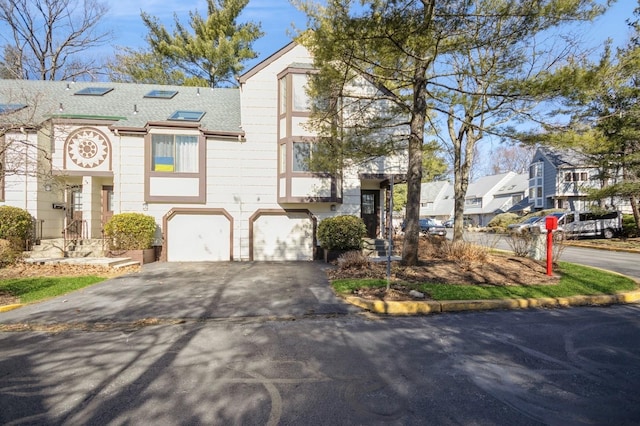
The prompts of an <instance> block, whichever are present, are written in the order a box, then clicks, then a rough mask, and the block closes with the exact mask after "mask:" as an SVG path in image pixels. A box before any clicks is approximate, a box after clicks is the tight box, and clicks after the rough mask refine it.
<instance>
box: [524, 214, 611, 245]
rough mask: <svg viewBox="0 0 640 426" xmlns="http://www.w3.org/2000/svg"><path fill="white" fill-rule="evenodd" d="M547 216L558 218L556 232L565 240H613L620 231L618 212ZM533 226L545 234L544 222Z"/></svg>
mask: <svg viewBox="0 0 640 426" xmlns="http://www.w3.org/2000/svg"><path fill="white" fill-rule="evenodd" d="M549 216H555V217H557V218H558V229H557V231H556V232H562V233H564V235H565V236H566V237H567V238H578V237H602V238H613V237H614V236H616V235H619V234H620V232H621V231H622V213H621V212H619V211H608V212H603V213H592V212H576V211H568V212H558V213H552V214H550V215H549ZM534 226H537V227H539V228H540V229H539V231H540V232H543V233H544V232H547V230H546V229H545V221H544V220H541V221H540V222H537V223H536V224H535V225H534Z"/></svg>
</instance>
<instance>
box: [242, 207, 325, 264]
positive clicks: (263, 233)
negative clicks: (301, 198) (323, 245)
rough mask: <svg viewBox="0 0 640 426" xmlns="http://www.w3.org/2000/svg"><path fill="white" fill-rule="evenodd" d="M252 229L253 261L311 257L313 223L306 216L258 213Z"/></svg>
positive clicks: (311, 258) (305, 258)
mask: <svg viewBox="0 0 640 426" xmlns="http://www.w3.org/2000/svg"><path fill="white" fill-rule="evenodd" d="M253 229H254V232H253V259H254V260H313V222H312V221H311V219H310V218H309V216H308V215H306V214H289V215H265V216H260V217H258V218H257V219H256V221H255V222H254V224H253Z"/></svg>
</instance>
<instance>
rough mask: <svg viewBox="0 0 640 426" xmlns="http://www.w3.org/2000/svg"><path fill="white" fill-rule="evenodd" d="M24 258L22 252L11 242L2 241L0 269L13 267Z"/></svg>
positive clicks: (0, 246) (0, 241) (0, 245)
mask: <svg viewBox="0 0 640 426" xmlns="http://www.w3.org/2000/svg"><path fill="white" fill-rule="evenodd" d="M21 257H22V252H21V251H20V250H19V249H17V248H16V247H15V244H13V243H11V241H9V240H0V268H4V267H5V266H8V265H13V264H14V263H16V261H18V259H20V258H21Z"/></svg>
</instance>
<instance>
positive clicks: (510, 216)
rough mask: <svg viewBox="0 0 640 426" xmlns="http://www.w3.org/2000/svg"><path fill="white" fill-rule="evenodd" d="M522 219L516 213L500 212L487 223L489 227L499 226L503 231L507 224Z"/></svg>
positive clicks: (498, 228)
mask: <svg viewBox="0 0 640 426" xmlns="http://www.w3.org/2000/svg"><path fill="white" fill-rule="evenodd" d="M519 220H520V216H518V215H517V214H515V213H500V214H499V215H496V216H495V217H494V218H493V219H491V220H490V221H489V223H487V228H497V229H496V230H499V231H501V232H503V231H505V230H506V229H507V226H509V225H511V224H512V223H516V222H518V221H519Z"/></svg>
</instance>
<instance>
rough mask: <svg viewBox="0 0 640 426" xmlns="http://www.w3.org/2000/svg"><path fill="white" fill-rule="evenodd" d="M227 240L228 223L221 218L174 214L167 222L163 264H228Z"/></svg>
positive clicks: (228, 242) (229, 251)
mask: <svg viewBox="0 0 640 426" xmlns="http://www.w3.org/2000/svg"><path fill="white" fill-rule="evenodd" d="M230 236H231V226H230V222H229V219H228V218H227V217H225V216H224V215H220V214H193V213H177V214H175V215H174V216H173V217H171V219H169V221H168V222H167V260H168V261H169V262H199V261H226V260H230V257H231V254H230V253H231V237H230Z"/></svg>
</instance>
